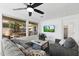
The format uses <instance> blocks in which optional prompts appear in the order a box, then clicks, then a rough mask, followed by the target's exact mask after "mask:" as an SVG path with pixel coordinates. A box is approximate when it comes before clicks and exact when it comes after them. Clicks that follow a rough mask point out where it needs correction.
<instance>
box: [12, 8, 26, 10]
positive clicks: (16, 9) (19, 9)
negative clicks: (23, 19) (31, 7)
mask: <svg viewBox="0 0 79 59" xmlns="http://www.w3.org/2000/svg"><path fill="white" fill-rule="evenodd" d="M24 9H27V8H16V9H13V10H24Z"/></svg>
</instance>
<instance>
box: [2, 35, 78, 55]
mask: <svg viewBox="0 0 79 59" xmlns="http://www.w3.org/2000/svg"><path fill="white" fill-rule="evenodd" d="M31 40H38V36H37V35H36V36H30V37H22V38H13V39H11V40H7V39H3V40H2V50H3V51H2V55H4V56H28V55H27V53H28V51H29V52H30V53H32V52H34V53H36V50H33V49H27V48H28V47H30V45H31V43H29V42H30V41H31ZM68 42H69V43H70V41H69V40H68ZM65 43H66V42H65ZM17 44H19V46H20V45H21V46H20V47H21V48H22V50H23V51H21V49H19V48H17ZM28 44H29V45H28ZM66 45H68V44H66ZM26 50H27V51H26ZM24 52H25V53H24ZM39 53H40V54H41V55H40V56H45V55H50V56H77V55H78V45H77V44H75V45H74V47H70V45H69V47H68V46H67V47H65V46H63V45H62V46H61V45H60V44H57V43H52V41H50V40H49V51H48V54H46V53H45V51H42V50H40V52H39Z"/></svg>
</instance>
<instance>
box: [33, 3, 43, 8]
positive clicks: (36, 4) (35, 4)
mask: <svg viewBox="0 0 79 59" xmlns="http://www.w3.org/2000/svg"><path fill="white" fill-rule="evenodd" d="M41 4H43V3H34V4H33V5H32V8H35V7H37V6H39V5H41Z"/></svg>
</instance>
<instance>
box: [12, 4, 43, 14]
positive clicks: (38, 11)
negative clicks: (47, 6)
mask: <svg viewBox="0 0 79 59" xmlns="http://www.w3.org/2000/svg"><path fill="white" fill-rule="evenodd" d="M41 4H43V3H34V4H32V3H29V4H27V3H24V5H25V6H27V7H25V8H17V9H13V10H27V12H28V13H29V16H31V15H32V12H33V11H35V12H37V13H40V14H44V12H43V11H40V10H38V9H35V7H38V6H40V5H41Z"/></svg>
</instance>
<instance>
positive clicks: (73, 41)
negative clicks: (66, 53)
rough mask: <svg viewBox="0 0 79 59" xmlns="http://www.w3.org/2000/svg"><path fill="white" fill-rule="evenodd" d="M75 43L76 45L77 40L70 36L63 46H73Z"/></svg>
mask: <svg viewBox="0 0 79 59" xmlns="http://www.w3.org/2000/svg"><path fill="white" fill-rule="evenodd" d="M75 45H76V42H75V40H74V39H73V38H71V37H69V38H68V39H66V41H65V42H64V44H63V46H64V47H66V48H73V47H74V46H75Z"/></svg>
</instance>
